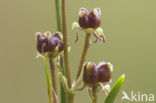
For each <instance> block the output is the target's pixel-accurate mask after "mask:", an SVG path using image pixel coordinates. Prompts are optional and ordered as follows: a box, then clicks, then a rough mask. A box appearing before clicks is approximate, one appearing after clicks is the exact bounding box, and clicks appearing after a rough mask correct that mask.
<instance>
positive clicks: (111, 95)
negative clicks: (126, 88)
mask: <svg viewBox="0 0 156 103" xmlns="http://www.w3.org/2000/svg"><path fill="white" fill-rule="evenodd" d="M124 79H125V75H124V74H123V75H122V76H121V77H120V78H119V79H118V80H117V82H116V83H115V84H114V86H113V87H112V89H111V91H110V92H109V94H108V96H107V97H106V99H105V101H104V103H113V102H114V100H115V98H116V96H117V94H118V92H119V90H120V88H121V86H122V84H123V82H124Z"/></svg>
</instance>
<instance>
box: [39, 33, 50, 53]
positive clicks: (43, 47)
mask: <svg viewBox="0 0 156 103" xmlns="http://www.w3.org/2000/svg"><path fill="white" fill-rule="evenodd" d="M36 39H37V50H38V52H39V53H41V54H42V53H45V52H48V49H49V43H48V38H47V37H46V36H45V35H44V34H43V33H39V32H38V33H36Z"/></svg>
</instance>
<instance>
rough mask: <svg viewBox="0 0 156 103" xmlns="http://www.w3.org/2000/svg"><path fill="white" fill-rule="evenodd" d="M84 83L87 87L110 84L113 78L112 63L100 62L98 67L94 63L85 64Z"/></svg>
mask: <svg viewBox="0 0 156 103" xmlns="http://www.w3.org/2000/svg"><path fill="white" fill-rule="evenodd" d="M83 69H84V73H83V81H84V83H85V84H87V85H95V84H96V83H99V82H100V83H108V82H110V81H111V78H112V71H113V65H112V64H111V63H106V62H100V63H99V64H98V65H97V66H96V64H95V63H93V62H87V63H85V64H84V68H83Z"/></svg>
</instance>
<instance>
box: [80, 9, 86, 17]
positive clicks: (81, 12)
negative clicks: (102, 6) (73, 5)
mask: <svg viewBox="0 0 156 103" xmlns="http://www.w3.org/2000/svg"><path fill="white" fill-rule="evenodd" d="M84 14H85V10H84V8H81V9H80V11H79V16H80V17H82V16H84Z"/></svg>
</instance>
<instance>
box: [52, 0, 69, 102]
mask: <svg viewBox="0 0 156 103" xmlns="http://www.w3.org/2000/svg"><path fill="white" fill-rule="evenodd" d="M61 4H62V2H61V0H55V8H56V19H57V29H58V31H60V32H62V15H61V14H62V11H61ZM60 64H61V67H62V70H63V75H65V74H66V72H65V68H64V66H63V58H61V59H60ZM60 82H61V81H60ZM60 89H61V90H60V96H61V98H60V99H61V103H67V97H66V92H65V90H64V88H63V85H62V83H60Z"/></svg>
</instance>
